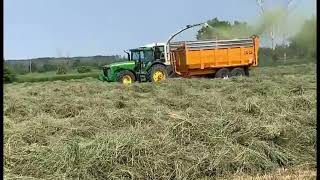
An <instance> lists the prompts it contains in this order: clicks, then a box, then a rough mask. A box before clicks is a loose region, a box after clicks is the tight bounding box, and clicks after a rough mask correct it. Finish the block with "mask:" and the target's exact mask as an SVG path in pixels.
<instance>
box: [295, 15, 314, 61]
mask: <svg viewBox="0 0 320 180" xmlns="http://www.w3.org/2000/svg"><path fill="white" fill-rule="evenodd" d="M316 23H317V22H316V17H315V16H313V17H312V18H311V19H309V20H306V21H305V23H304V25H303V27H302V28H301V30H300V31H299V32H298V33H297V34H296V35H295V36H294V37H292V38H291V44H290V48H292V49H294V50H295V52H296V53H297V54H298V56H300V57H312V58H315V57H316V43H317V42H316V40H317V24H316Z"/></svg>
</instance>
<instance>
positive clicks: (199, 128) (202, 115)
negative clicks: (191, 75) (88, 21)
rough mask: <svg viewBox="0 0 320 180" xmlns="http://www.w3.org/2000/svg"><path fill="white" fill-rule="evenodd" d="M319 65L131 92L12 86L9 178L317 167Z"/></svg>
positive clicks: (84, 83)
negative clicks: (317, 72)
mask: <svg viewBox="0 0 320 180" xmlns="http://www.w3.org/2000/svg"><path fill="white" fill-rule="evenodd" d="M315 69H316V65H315V64H304V65H290V66H276V67H263V68H255V69H253V71H252V73H251V77H243V78H235V79H226V80H224V79H196V78H195V79H170V80H167V81H164V82H162V83H160V84H152V83H141V84H139V83H135V84H132V85H130V86H124V85H121V84H118V83H105V82H101V81H98V80H97V79H96V78H86V79H79V80H70V81H68V82H64V81H54V82H39V83H29V82H27V83H16V84H5V85H4V174H5V175H4V177H5V178H6V179H10V178H12V179H15V178H16V179H17V178H20V179H27V178H30V179H32V178H34V179H131V178H133V179H214V178H222V179H226V178H227V177H230V176H233V175H235V174H236V175H238V174H242V175H244V176H245V177H247V176H254V175H255V174H260V175H261V174H266V173H267V174H268V173H270V172H273V171H274V170H278V169H279V168H286V169H288V168H289V169H290V168H300V167H306V168H311V170H312V172H314V171H315V167H316V158H315V155H316V149H315V148H316V71H315Z"/></svg>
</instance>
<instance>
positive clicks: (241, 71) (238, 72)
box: [230, 68, 245, 77]
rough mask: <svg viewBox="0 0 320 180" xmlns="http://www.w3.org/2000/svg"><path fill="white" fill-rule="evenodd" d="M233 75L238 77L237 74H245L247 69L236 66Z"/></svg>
mask: <svg viewBox="0 0 320 180" xmlns="http://www.w3.org/2000/svg"><path fill="white" fill-rule="evenodd" d="M230 74H231V77H237V76H245V71H244V69H243V68H234V69H232V70H231V73H230Z"/></svg>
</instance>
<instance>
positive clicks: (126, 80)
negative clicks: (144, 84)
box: [117, 70, 136, 85]
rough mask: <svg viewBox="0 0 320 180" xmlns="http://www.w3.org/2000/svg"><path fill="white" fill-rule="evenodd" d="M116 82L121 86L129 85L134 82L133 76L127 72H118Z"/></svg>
mask: <svg viewBox="0 0 320 180" xmlns="http://www.w3.org/2000/svg"><path fill="white" fill-rule="evenodd" d="M117 81H118V82H120V83H122V84H125V85H127V84H131V83H134V82H135V81H136V78H135V76H134V74H133V73H132V72H130V71H128V70H124V71H120V72H119V73H118V75H117Z"/></svg>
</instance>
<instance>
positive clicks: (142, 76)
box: [138, 74, 147, 82]
mask: <svg viewBox="0 0 320 180" xmlns="http://www.w3.org/2000/svg"><path fill="white" fill-rule="evenodd" d="M138 76H139V81H140V82H145V81H147V75H146V74H139V75H138Z"/></svg>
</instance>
